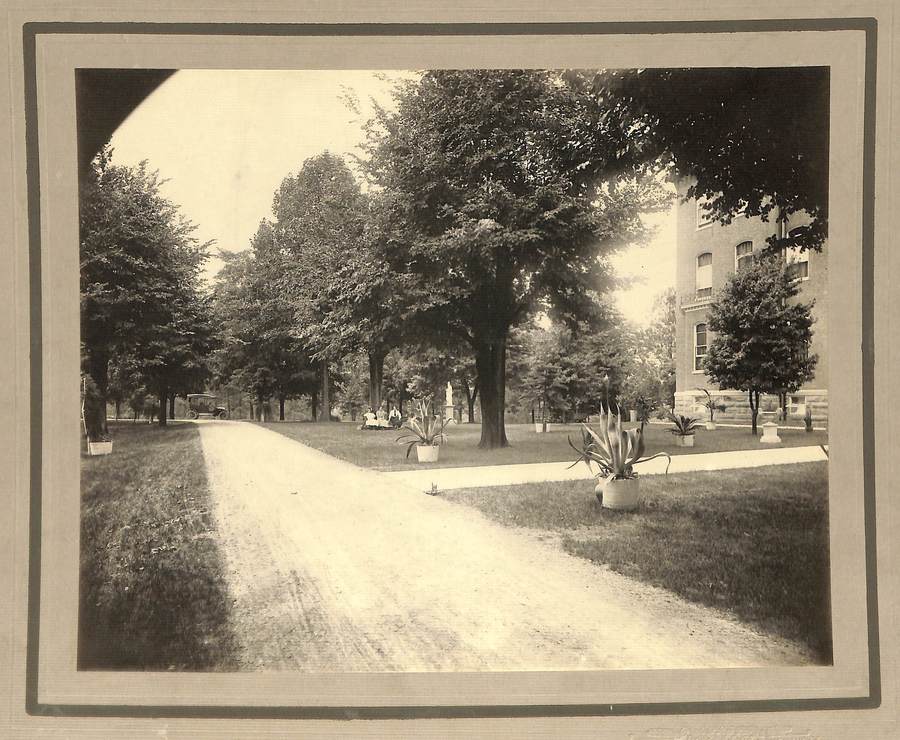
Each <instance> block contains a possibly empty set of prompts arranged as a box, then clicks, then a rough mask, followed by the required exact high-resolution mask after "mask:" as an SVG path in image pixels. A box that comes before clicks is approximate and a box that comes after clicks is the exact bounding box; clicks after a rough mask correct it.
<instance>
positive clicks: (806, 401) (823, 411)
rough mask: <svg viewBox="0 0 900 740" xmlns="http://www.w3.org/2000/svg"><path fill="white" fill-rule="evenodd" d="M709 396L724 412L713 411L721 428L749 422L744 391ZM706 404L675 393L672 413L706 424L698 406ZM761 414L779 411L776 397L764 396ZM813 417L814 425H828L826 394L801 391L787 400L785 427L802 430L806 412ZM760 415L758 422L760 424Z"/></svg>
mask: <svg viewBox="0 0 900 740" xmlns="http://www.w3.org/2000/svg"><path fill="white" fill-rule="evenodd" d="M710 395H711V396H712V397H713V398H714V399H715V400H717V401H719V402H721V403H722V404H724V405H725V407H726V408H725V410H724V411H716V421H720V422H722V423H723V424H729V423H730V424H749V423H750V421H751V414H750V404H749V402H748V400H747V393H745V392H743V391H714V390H711V391H710ZM704 401H706V394H705V393H703V392H702V391H677V392H676V393H675V413H676V414H684V415H685V416H696V417H697V418H699V419H702V420H704V421H705V420H707V419H708V418H709V411H708V410H707V409H706V407H704V406H702V405H701V404H702V403H703V402H704ZM759 406H760V411H767V410H769V409H771V411H773V412H774V411H777V410H778V396H769V395H763V396H760V400H759ZM807 408H809V410H810V412H811V413H812V419H813V425H815V426H817V427H824V426H827V425H828V391H827V390H801V391H797V392H796V393H791V394H790V395H789V396H788V424H792V425H797V426H802V425H803V417H804V415H805V414H806V409H807ZM762 416H763V415H762V414H761V415H760V419H758V420H757V421H761V418H762Z"/></svg>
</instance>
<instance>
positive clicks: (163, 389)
mask: <svg viewBox="0 0 900 740" xmlns="http://www.w3.org/2000/svg"><path fill="white" fill-rule="evenodd" d="M168 400H169V388H168V386H167V385H166V383H165V382H161V383H160V384H159V425H160V426H161V427H164V426H166V402H167V401H168Z"/></svg>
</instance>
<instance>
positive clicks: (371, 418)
mask: <svg viewBox="0 0 900 740" xmlns="http://www.w3.org/2000/svg"><path fill="white" fill-rule="evenodd" d="M363 418H364V419H365V420H366V426H367V427H368V426H374V425H375V419H376V418H377V417H376V416H375V414H373V413H372V412H371V411H366V413H365V414H363Z"/></svg>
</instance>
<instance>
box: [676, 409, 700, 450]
mask: <svg viewBox="0 0 900 740" xmlns="http://www.w3.org/2000/svg"><path fill="white" fill-rule="evenodd" d="M669 418H670V419H671V420H672V423H673V424H674V425H675V426H673V427H672V428H671V429H670V430H669V431H670V432H671V433H672V434H674V435H675V444H677V445H679V446H681V447H693V446H694V434H695V433H696V432H697V420H696V419H695V418H694V417H692V416H684V415H683V414H671V416H670V417H669Z"/></svg>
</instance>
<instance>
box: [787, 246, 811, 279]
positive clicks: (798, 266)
mask: <svg viewBox="0 0 900 740" xmlns="http://www.w3.org/2000/svg"><path fill="white" fill-rule="evenodd" d="M784 261H785V262H787V264H788V273H789V274H790V276H791V277H792V278H793V279H794V280H806V279H807V278H808V277H809V252H807V251H806V250H803V251H801V250H799V249H798V248H797V247H787V248H786V249H785V250H784Z"/></svg>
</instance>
